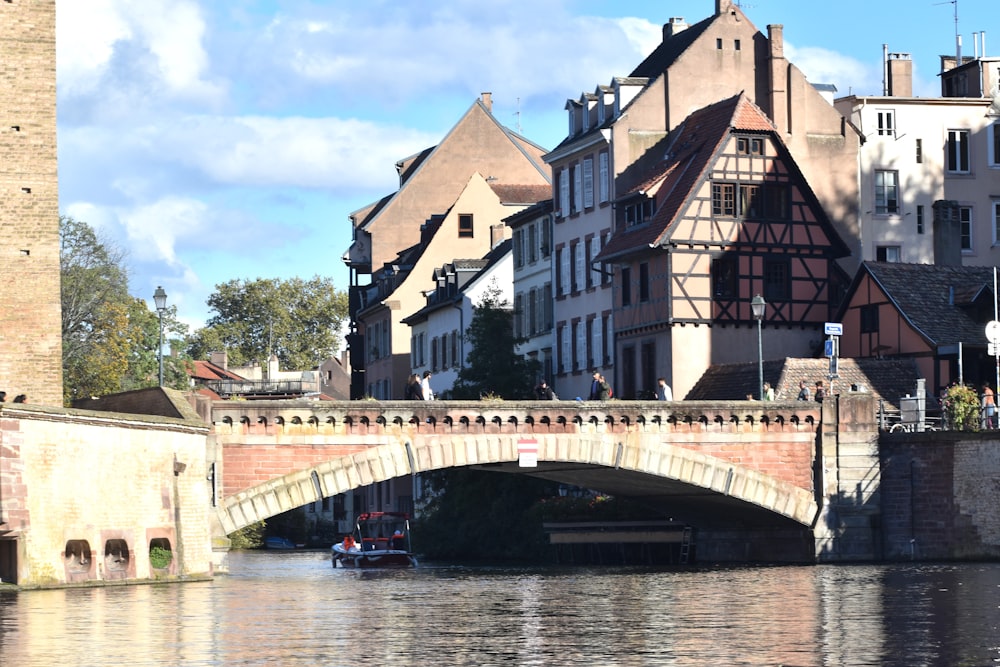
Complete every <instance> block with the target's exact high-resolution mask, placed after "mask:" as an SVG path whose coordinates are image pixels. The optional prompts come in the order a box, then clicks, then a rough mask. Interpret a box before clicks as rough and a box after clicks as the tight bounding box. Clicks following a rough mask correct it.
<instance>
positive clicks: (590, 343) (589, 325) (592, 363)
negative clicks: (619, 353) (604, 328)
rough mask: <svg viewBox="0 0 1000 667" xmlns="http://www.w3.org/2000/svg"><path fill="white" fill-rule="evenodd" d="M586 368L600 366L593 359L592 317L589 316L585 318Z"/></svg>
mask: <svg viewBox="0 0 1000 667" xmlns="http://www.w3.org/2000/svg"><path fill="white" fill-rule="evenodd" d="M586 336H587V357H586V359H587V368H593V367H595V366H600V364H599V363H597V362H596V361H594V317H593V316H591V317H590V318H588V319H587V332H586Z"/></svg>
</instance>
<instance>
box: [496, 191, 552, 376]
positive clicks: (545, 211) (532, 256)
mask: <svg viewBox="0 0 1000 667" xmlns="http://www.w3.org/2000/svg"><path fill="white" fill-rule="evenodd" d="M504 222H506V224H507V226H508V227H510V229H511V231H512V234H513V238H512V243H511V247H512V249H513V253H512V254H513V263H514V301H513V303H514V335H515V336H517V337H519V338H524V339H525V341H524V343H522V344H521V345H519V346H518V348H517V352H518V354H520V355H522V356H525V357H527V358H529V359H534V360H536V361H538V363H539V364H540V368H541V371H540V373H541V376H540V377H538V378H535V379H536V380H541V379H542V378H544V379H545V380H546V381H547V382H549V383H550V384H551V383H552V377H553V371H554V369H555V357H554V347H553V341H554V337H553V328H552V324H553V318H552V303H553V301H552V296H553V291H552V200H551V199H546V200H545V201H541V202H538V203H537V204H536V205H534V206H529V207H528V208H526V209H524V210H523V211H521V212H520V213H517V214H515V215H512V216H510V217H509V218H507V219H506V220H505V221H504Z"/></svg>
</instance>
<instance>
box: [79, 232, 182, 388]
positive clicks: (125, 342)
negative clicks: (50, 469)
mask: <svg viewBox="0 0 1000 667" xmlns="http://www.w3.org/2000/svg"><path fill="white" fill-rule="evenodd" d="M59 241H60V247H59V261H60V273H61V276H60V277H61V294H60V296H61V301H62V342H63V400H64V401H65V402H66V403H67V404H69V403H70V402H72V401H73V400H75V399H79V398H89V397H91V396H104V395H107V394H113V393H117V392H121V391H126V390H130V389H140V388H142V387H155V386H156V385H157V384H158V382H159V372H158V363H157V357H156V350H157V346H158V344H159V319H158V316H157V314H156V313H155V312H153V311H151V310H150V309H149V307H148V306H147V305H146V302H145V301H143V300H142V299H139V298H136V297H133V296H131V295H129V293H128V269H127V267H126V265H125V257H126V254H125V252H124V251H122V250H121V249H120V248H118V247H117V246H116V245H115V244H114V243H112V242H111V241H109V240H108V239H105V238H103V237H102V236H100V235H99V234H97V233H96V232H95V231H94V230H93V228H91V227H90V225H88V224H87V223H85V222H82V221H79V220H76V219H74V218H72V217H68V216H62V217H60V218H59ZM164 331H165V332H166V333H173V334H175V335H177V336H183V335H185V334H186V333H187V327H186V326H185V325H183V324H181V323H180V322H178V321H177V318H176V309H175V308H171V309H169V310H168V312H167V313H165V316H164ZM185 363H186V362H185V360H184V359H177V358H173V357H169V358H167V359H165V364H164V384H166V385H168V386H172V387H177V388H181V387H185V386H186V385H187V374H186V373H185ZM168 371H169V372H168Z"/></svg>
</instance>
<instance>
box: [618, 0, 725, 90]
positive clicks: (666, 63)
mask: <svg viewBox="0 0 1000 667" xmlns="http://www.w3.org/2000/svg"><path fill="white" fill-rule="evenodd" d="M715 19H716V15H712V16H709V17H708V18H706V19H703V20H701V21H699V22H698V23H695V24H694V25H691V26H688V27H687V28H685V29H684V30H681V31H680V32H678V33H676V34H674V35H671V36H670V37H667V38H666V39H664V40H663V41H662V42H660V45H659V46H657V47H656V48H655V49H653V52H652V53H650V54H649V55H648V56H646V59H645V60H643V61H642V62H641V63H639V64H638V65H636V67H635V69H634V70H632V73H631V74H629V78H643V77H645V78H647V79H650V80H653V79H655V78H656V77H658V76H660V75H661V74H663V73H664V72H666V71H667V69H668V68H669V67H670V66H671V65H673V64H674V61H675V60H677V59H678V58H679V57H680V56H681V54H682V53H684V52H685V51H686V50H687V48H688V47H689V46H691V45H692V44H694V42H695V40H697V39H698V38H699V37H701V34H702V33H703V32H705V30H707V29H708V26H710V25H712V22H713V21H715Z"/></svg>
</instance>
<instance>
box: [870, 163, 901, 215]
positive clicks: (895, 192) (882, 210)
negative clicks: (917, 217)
mask: <svg viewBox="0 0 1000 667" xmlns="http://www.w3.org/2000/svg"><path fill="white" fill-rule="evenodd" d="M875 213H876V214H878V215H888V214H890V213H899V174H898V172H895V171H887V170H883V169H880V170H877V171H876V172H875Z"/></svg>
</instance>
